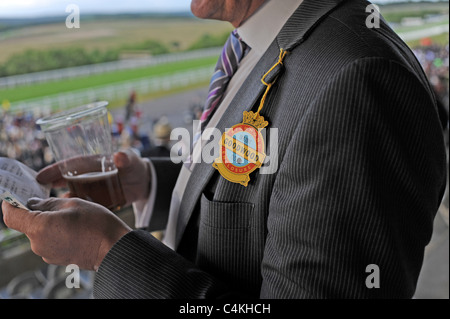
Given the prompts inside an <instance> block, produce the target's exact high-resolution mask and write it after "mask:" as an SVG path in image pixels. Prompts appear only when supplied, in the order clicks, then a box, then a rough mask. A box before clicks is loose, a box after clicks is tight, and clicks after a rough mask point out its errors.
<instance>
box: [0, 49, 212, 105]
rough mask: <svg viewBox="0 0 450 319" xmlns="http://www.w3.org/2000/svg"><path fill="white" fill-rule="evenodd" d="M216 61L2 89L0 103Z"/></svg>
mask: <svg viewBox="0 0 450 319" xmlns="http://www.w3.org/2000/svg"><path fill="white" fill-rule="evenodd" d="M216 61H217V57H210V58H203V59H198V60H190V61H181V62H174V63H167V64H162V65H156V66H150V67H146V68H140V69H133V70H123V71H115V72H109V73H104V74H98V75H92V76H89V77H80V78H73V79H67V80H63V81H58V82H47V83H40V84H35V85H31V86H21V87H16V88H12V89H4V90H0V101H3V100H8V101H10V102H16V101H23V100H28V99H32V98H38V97H43V96H47V95H53V94H58V93H63V92H70V91H75V90H80V89H85V88H91V87H96V86H101V85H106V84H113V83H117V82H122V81H127V80H136V79H140V78H144V77H149V76H161V75H169V74H172V73H175V72H179V71H184V70H189V69H195V68H198V67H202V66H213V65H214V64H215V63H216Z"/></svg>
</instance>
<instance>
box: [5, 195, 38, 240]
mask: <svg viewBox="0 0 450 319" xmlns="http://www.w3.org/2000/svg"><path fill="white" fill-rule="evenodd" d="M2 211H3V221H4V222H5V225H6V226H8V228H11V229H15V230H17V231H19V232H21V233H24V234H27V233H28V232H29V230H30V227H31V226H32V225H33V222H34V220H35V218H36V216H37V215H39V213H40V212H31V211H28V210H25V209H21V208H17V207H14V206H12V205H10V204H9V203H7V202H5V201H4V202H3V204H2Z"/></svg>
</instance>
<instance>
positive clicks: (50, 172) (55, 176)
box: [36, 163, 63, 185]
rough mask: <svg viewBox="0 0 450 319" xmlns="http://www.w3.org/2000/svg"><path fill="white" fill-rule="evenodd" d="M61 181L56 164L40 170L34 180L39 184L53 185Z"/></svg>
mask: <svg viewBox="0 0 450 319" xmlns="http://www.w3.org/2000/svg"><path fill="white" fill-rule="evenodd" d="M62 179H63V177H62V175H61V171H60V170H59V166H58V163H56V164H52V165H50V166H47V167H45V168H43V169H42V170H40V171H39V172H38V174H37V176H36V180H37V181H38V182H39V183H41V184H44V185H45V184H53V183H56V182H59V181H61V180H62Z"/></svg>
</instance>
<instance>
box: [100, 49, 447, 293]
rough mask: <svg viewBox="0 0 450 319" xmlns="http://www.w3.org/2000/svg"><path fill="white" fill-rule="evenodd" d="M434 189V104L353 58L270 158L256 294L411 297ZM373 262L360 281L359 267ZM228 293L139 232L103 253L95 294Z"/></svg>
mask: <svg viewBox="0 0 450 319" xmlns="http://www.w3.org/2000/svg"><path fill="white" fill-rule="evenodd" d="M444 185H445V151H444V147H443V139H442V132H441V128H440V125H439V122H438V117H437V112H436V110H435V105H434V104H433V100H432V98H431V96H430V95H429V94H428V92H427V91H426V90H425V89H424V86H423V84H422V83H420V81H419V80H418V79H417V78H416V77H415V76H414V75H413V74H412V73H410V72H409V71H408V70H407V69H405V68H404V67H403V66H401V65H399V64H397V63H395V62H391V61H386V60H383V59H375V58H374V59H364V60H362V61H357V62H355V63H353V64H351V65H349V66H346V67H344V68H343V69H342V71H341V72H339V74H337V75H336V76H334V77H333V78H331V79H330V80H329V83H328V85H327V86H326V87H324V88H323V89H322V90H321V93H320V94H318V95H317V97H316V99H315V101H314V102H313V103H312V104H311V105H310V107H309V109H308V112H307V113H306V114H305V116H304V117H303V118H302V119H301V121H300V122H299V123H298V128H297V130H296V132H295V134H294V135H293V136H292V139H291V142H290V144H289V146H288V148H287V150H286V153H285V154H284V156H283V158H282V159H281V160H280V166H279V170H278V172H277V177H276V181H275V183H274V185H273V190H272V195H271V198H270V207H269V216H268V220H267V231H268V234H267V239H266V246H265V249H264V257H263V262H262V265H261V270H262V286H261V297H262V298H332V297H336V298H375V297H385V298H391V297H393V298H400V297H411V296H412V294H413V293H414V289H415V285H416V283H417V277H418V274H419V271H420V268H421V264H422V258H423V250H424V247H425V245H426V244H427V243H428V241H429V240H430V237H431V233H432V222H433V218H434V215H435V213H436V211H437V209H438V206H439V203H440V198H441V196H442V193H443V190H444ZM373 264H375V265H377V266H378V268H379V270H380V288H373V289H369V288H368V287H367V286H366V279H367V277H368V276H369V275H370V274H369V273H366V267H367V266H368V265H373ZM227 293H229V292H228V290H227V287H225V286H224V285H223V284H222V283H221V282H220V281H219V280H218V279H217V278H215V277H214V276H212V275H210V274H209V273H207V272H205V271H203V270H201V269H199V268H198V267H197V266H196V265H195V264H192V263H190V262H189V261H187V260H186V259H184V258H183V257H181V256H180V255H178V254H177V253H176V252H175V251H173V250H171V249H170V248H168V247H166V246H164V245H163V244H162V243H161V242H159V241H158V240H156V239H155V238H153V237H152V236H151V235H150V234H148V233H146V232H142V231H133V232H130V233H128V234H127V235H125V236H124V237H123V238H122V239H120V240H119V241H118V242H117V243H116V245H115V246H114V247H113V248H112V249H111V251H110V252H109V253H108V254H107V256H106V257H105V259H104V260H103V262H102V264H101V266H100V268H99V270H98V273H97V275H96V279H95V283H94V296H95V297H96V298H191V299H195V298H216V297H219V296H223V295H225V294H227Z"/></svg>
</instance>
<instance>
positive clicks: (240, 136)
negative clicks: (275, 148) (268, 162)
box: [213, 111, 269, 186]
mask: <svg viewBox="0 0 450 319" xmlns="http://www.w3.org/2000/svg"><path fill="white" fill-rule="evenodd" d="M268 124H269V123H268V122H267V121H265V120H264V117H262V116H260V115H259V114H258V113H256V114H255V113H253V112H251V111H250V112H244V118H243V121H242V123H240V124H237V125H234V126H233V127H232V128H230V129H229V130H228V131H226V132H225V133H223V134H222V138H221V141H220V146H221V147H220V156H219V157H218V158H216V159H215V161H214V163H213V166H214V168H216V169H217V170H218V171H219V173H220V174H221V175H222V176H223V177H224V178H225V179H227V180H229V181H230V182H233V183H239V184H242V185H244V186H247V185H248V182H249V181H250V176H249V175H250V173H252V172H253V171H255V170H256V169H258V168H260V167H261V165H262V163H263V162H264V159H265V157H266V154H265V153H264V149H265V146H264V138H263V136H262V134H261V130H262V129H263V128H264V127H266V126H267V125H268Z"/></svg>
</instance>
